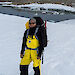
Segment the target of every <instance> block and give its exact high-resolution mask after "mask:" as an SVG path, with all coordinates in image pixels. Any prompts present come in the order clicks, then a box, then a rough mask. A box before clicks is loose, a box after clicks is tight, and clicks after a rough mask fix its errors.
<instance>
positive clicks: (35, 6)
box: [3, 3, 75, 12]
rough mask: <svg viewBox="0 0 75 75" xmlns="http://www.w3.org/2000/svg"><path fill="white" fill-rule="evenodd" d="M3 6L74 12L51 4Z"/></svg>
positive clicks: (72, 9) (68, 8)
mask: <svg viewBox="0 0 75 75" xmlns="http://www.w3.org/2000/svg"><path fill="white" fill-rule="evenodd" d="M3 6H11V7H18V8H21V7H30V8H31V9H40V8H45V9H60V10H66V11H72V12H75V8H73V7H70V6H66V5H61V4H51V3H49V4H48V3H46V4H37V3H33V4H26V5H13V4H11V5H3Z"/></svg>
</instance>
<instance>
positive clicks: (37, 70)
mask: <svg viewBox="0 0 75 75" xmlns="http://www.w3.org/2000/svg"><path fill="white" fill-rule="evenodd" d="M33 69H34V75H40V69H39V66H38V67H33Z"/></svg>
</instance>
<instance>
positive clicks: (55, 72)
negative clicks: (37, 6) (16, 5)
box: [0, 14, 75, 75]
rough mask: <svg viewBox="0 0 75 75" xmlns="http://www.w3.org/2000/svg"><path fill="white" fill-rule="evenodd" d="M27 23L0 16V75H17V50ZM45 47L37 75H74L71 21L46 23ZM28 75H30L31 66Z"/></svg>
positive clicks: (74, 32) (74, 36) (74, 34)
mask: <svg viewBox="0 0 75 75" xmlns="http://www.w3.org/2000/svg"><path fill="white" fill-rule="evenodd" d="M27 20H28V19H27V18H21V17H17V16H9V15H4V14H0V75H19V63H20V57H19V55H20V50H21V44H22V37H23V33H24V31H25V23H26V21H27ZM47 33H48V40H49V42H48V47H47V48H45V51H44V64H43V65H41V67H42V69H41V71H42V74H41V75H75V46H74V45H75V19H74V20H69V21H63V22H59V23H51V22H47ZM29 75H33V70H32V63H31V64H30V67H29Z"/></svg>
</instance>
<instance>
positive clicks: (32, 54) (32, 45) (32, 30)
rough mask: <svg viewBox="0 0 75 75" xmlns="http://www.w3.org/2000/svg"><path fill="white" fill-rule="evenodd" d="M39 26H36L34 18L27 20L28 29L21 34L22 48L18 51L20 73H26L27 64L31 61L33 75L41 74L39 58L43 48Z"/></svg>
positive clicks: (21, 74)
mask: <svg viewBox="0 0 75 75" xmlns="http://www.w3.org/2000/svg"><path fill="white" fill-rule="evenodd" d="M41 34H42V31H41V27H39V28H38V27H37V25H36V19H35V18H32V19H30V20H29V29H27V30H26V31H25V33H24V36H23V42H22V49H21V53H20V57H21V58H22V59H21V63H20V75H28V66H29V64H30V62H31V61H33V69H34V75H41V73H40V60H41V55H42V52H43V50H44V47H43V44H42V36H41Z"/></svg>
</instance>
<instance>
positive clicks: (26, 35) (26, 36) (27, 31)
mask: <svg viewBox="0 0 75 75" xmlns="http://www.w3.org/2000/svg"><path fill="white" fill-rule="evenodd" d="M28 34H29V29H28V30H27V34H26V38H28Z"/></svg>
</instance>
